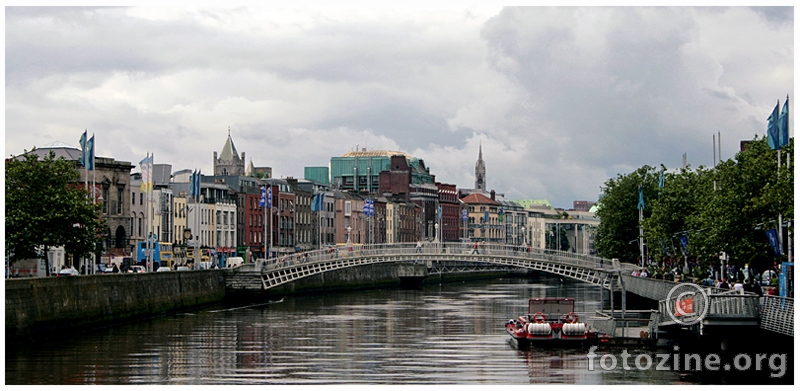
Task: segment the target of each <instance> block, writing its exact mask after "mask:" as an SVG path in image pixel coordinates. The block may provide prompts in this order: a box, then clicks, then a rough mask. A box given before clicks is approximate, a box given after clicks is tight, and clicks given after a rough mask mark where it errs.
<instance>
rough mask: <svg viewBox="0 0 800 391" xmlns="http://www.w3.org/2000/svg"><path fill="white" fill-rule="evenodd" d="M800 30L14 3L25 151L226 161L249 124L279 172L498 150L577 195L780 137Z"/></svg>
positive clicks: (679, 12)
mask: <svg viewBox="0 0 800 391" xmlns="http://www.w3.org/2000/svg"><path fill="white" fill-rule="evenodd" d="M793 30H794V10H793V8H791V7H782V8H745V7H733V8H717V7H715V8H692V7H677V8H638V7H614V8H592V7H561V8H545V7H521V8H503V7H475V8H453V7H450V8H448V7H432V6H419V7H416V8H415V7H404V8H397V9H391V8H364V7H347V6H336V7H324V8H323V7H314V6H309V7H305V8H278V7H276V6H275V7H273V6H269V7H260V8H232V7H231V8H183V7H175V8H166V7H158V8H55V7H36V8H26V7H7V8H5V60H6V61H5V107H6V110H5V126H6V131H5V153H6V156H7V157H8V156H10V155H16V154H19V153H21V152H22V151H23V150H24V149H31V148H32V147H33V146H42V145H46V144H49V143H52V142H54V141H62V142H65V143H67V144H70V145H73V146H78V139H79V138H80V135H81V133H82V132H83V131H84V130H88V131H89V133H90V134H91V133H94V134H95V135H96V140H97V141H96V148H97V155H98V156H104V157H113V158H115V159H117V160H125V161H131V162H134V164H136V163H138V161H139V160H140V159H142V158H143V157H144V156H145V155H146V153H148V152H152V153H154V154H155V159H156V163H168V164H172V166H173V169H174V170H179V169H184V168H189V169H194V168H200V169H202V170H203V172H204V173H207V174H210V173H211V172H212V155H213V152H214V151H217V152H219V151H221V149H222V146H223V144H224V142H225V139H226V137H227V135H228V128H230V131H231V135H232V137H233V140H234V142H235V144H236V147H237V149H238V150H239V152H240V153H241V152H245V153H246V156H247V160H248V162H249V160H250V159H252V161H253V163H254V164H255V165H256V166H270V167H272V168H273V172H274V174H275V176H277V177H286V176H294V177H302V176H303V167H306V166H326V165H327V164H328V162H329V161H330V157H332V156H341V155H342V154H344V153H346V152H348V151H351V150H354V149H355V148H356V147H358V148H359V149H360V148H367V149H389V150H400V151H404V152H408V153H410V154H411V155H413V156H415V157H418V158H421V159H424V161H425V163H426V165H427V166H428V167H430V168H431V173H433V174H435V175H436V178H437V180H438V181H440V182H445V183H454V184H456V185H457V186H458V187H465V188H471V187H473V185H474V171H475V160H476V159H477V157H478V147H479V145H482V147H483V157H484V159H485V161H486V167H487V185H488V187H489V188H490V189H494V190H496V191H497V192H499V193H504V194H505V195H506V197H507V198H509V199H530V198H546V199H549V200H550V201H551V202H552V203H553V204H554V205H555V206H558V207H571V206H572V201H573V200H590V201H594V200H597V198H598V194H599V193H600V186H602V185H603V183H604V182H605V181H606V180H607V179H608V178H611V177H615V176H616V175H617V174H619V173H622V174H627V173H630V172H632V171H633V170H635V169H636V168H638V167H641V166H642V165H645V164H647V165H651V166H658V165H660V164H664V165H666V166H667V167H668V168H676V167H679V166H680V165H681V162H682V156H683V154H684V153H685V154H687V156H688V162H689V164H690V165H691V166H692V167H698V166H700V165H705V166H710V165H712V164H713V162H712V160H713V149H712V135H715V134H717V132H719V133H720V134H721V139H722V157H723V158H724V159H728V158H732V157H733V156H734V154H735V153H736V151H737V150H738V146H739V142H740V140H750V139H752V138H753V137H754V136H756V135H758V136H759V137H760V136H763V135H764V133H765V129H766V118H767V116H768V115H769V114H770V112H771V111H772V108H773V107H774V106H775V104H776V102H777V100H778V99H780V100H781V104H782V103H783V101H784V99H785V98H786V96H787V94H788V95H789V96H790V101H791V102H793V101H794V96H793V92H794V89H793V88H794V41H793V38H794V36H793ZM792 122H793V121H792ZM793 133H794V132H793V127H792V135H793Z"/></svg>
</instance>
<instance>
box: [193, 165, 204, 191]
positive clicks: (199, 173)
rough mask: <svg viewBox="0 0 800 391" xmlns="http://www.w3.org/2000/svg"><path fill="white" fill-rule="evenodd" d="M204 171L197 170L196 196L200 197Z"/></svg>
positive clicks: (195, 180)
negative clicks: (201, 179)
mask: <svg viewBox="0 0 800 391" xmlns="http://www.w3.org/2000/svg"><path fill="white" fill-rule="evenodd" d="M202 172H203V170H197V176H196V177H195V179H194V195H195V197H200V193H201V192H200V177H201V176H203V174H202Z"/></svg>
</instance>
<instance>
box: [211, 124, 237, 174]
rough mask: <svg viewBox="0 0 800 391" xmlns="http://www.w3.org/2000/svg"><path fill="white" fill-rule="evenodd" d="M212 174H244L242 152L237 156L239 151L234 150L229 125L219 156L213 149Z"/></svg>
mask: <svg viewBox="0 0 800 391" xmlns="http://www.w3.org/2000/svg"><path fill="white" fill-rule="evenodd" d="M214 175H225V176H236V175H244V152H242V156H241V157H239V152H237V151H236V146H235V145H233V139H231V128H230V127H229V128H228V139H227V140H225V145H224V146H223V147H222V153H220V155H219V158H217V152H216V151H214Z"/></svg>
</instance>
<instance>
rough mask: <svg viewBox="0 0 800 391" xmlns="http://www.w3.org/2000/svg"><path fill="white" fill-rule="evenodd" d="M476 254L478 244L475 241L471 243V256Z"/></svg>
mask: <svg viewBox="0 0 800 391" xmlns="http://www.w3.org/2000/svg"><path fill="white" fill-rule="evenodd" d="M477 253H478V242H477V241H475V242H472V254H477Z"/></svg>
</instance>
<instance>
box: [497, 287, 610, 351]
mask: <svg viewBox="0 0 800 391" xmlns="http://www.w3.org/2000/svg"><path fill="white" fill-rule="evenodd" d="M506 331H508V334H509V335H511V337H513V338H514V339H515V340H516V341H517V345H518V346H520V347H526V346H530V345H552V346H561V345H563V346H574V345H585V344H589V343H593V342H597V341H598V339H600V338H601V337H605V334H602V333H597V332H596V331H593V330H591V328H590V327H589V325H587V324H586V323H585V322H582V321H581V319H580V317H579V316H578V314H576V313H575V299H573V298H531V299H529V300H528V313H527V314H525V315H520V316H519V317H517V319H509V320H508V321H507V322H506Z"/></svg>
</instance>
